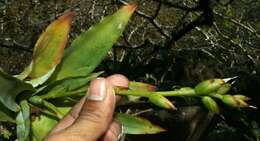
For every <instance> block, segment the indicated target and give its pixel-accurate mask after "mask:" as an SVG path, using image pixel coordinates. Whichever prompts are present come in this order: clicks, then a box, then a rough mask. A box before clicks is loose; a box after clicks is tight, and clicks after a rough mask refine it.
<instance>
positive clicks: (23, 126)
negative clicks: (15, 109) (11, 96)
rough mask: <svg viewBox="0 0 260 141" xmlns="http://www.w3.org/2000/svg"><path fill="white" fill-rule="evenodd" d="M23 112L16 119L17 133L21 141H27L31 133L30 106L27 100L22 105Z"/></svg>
mask: <svg viewBox="0 0 260 141" xmlns="http://www.w3.org/2000/svg"><path fill="white" fill-rule="evenodd" d="M20 107H21V110H20V112H19V113H18V115H17V117H16V125H17V126H16V131H17V138H18V140H19V141H25V140H26V139H27V138H28V136H29V133H30V106H29V104H28V102H27V101H26V100H23V101H21V103H20Z"/></svg>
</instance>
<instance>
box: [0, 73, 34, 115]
mask: <svg viewBox="0 0 260 141" xmlns="http://www.w3.org/2000/svg"><path fill="white" fill-rule="evenodd" d="M26 90H30V91H34V88H33V87H32V86H31V85H30V84H27V83H24V82H23V81H21V80H19V79H17V78H15V77H12V76H10V75H8V74H6V73H4V72H2V71H1V70H0V102H1V103H2V104H3V105H4V106H5V107H7V108H9V109H10V110H12V111H18V109H19V106H18V105H17V103H16V102H15V98H16V96H17V95H19V94H20V93H21V92H23V91H26Z"/></svg>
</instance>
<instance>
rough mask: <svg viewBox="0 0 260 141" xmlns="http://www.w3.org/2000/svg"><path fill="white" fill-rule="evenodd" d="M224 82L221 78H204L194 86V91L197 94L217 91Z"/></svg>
mask: <svg viewBox="0 0 260 141" xmlns="http://www.w3.org/2000/svg"><path fill="white" fill-rule="evenodd" d="M224 83H225V82H224V80H223V79H210V80H205V81H203V82H201V83H199V84H198V85H197V86H196V87H195V92H196V93H197V94H209V93H212V92H215V91H217V90H218V89H219V88H220V87H221V86H222V85H223V84H224Z"/></svg>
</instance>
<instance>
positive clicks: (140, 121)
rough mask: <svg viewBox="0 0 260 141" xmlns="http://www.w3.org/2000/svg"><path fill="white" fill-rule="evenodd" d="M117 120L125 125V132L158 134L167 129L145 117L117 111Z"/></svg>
mask: <svg viewBox="0 0 260 141" xmlns="http://www.w3.org/2000/svg"><path fill="white" fill-rule="evenodd" d="M115 120H116V121H118V122H120V123H121V124H122V125H123V132H124V133H126V134H156V133H160V132H164V131H166V130H165V129H163V128H162V127H160V126H157V125H154V124H152V123H151V122H150V121H148V120H146V119H144V118H140V117H135V116H132V115H129V114H123V113H116V116H115Z"/></svg>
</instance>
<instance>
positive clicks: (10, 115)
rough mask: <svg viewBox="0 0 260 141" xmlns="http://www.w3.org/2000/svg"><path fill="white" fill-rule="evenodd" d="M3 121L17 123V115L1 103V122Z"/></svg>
mask: <svg viewBox="0 0 260 141" xmlns="http://www.w3.org/2000/svg"><path fill="white" fill-rule="evenodd" d="M1 121H4V122H6V121H8V122H13V123H15V114H14V112H12V111H10V110H9V109H7V108H6V107H4V105H3V104H2V103H0V122H1Z"/></svg>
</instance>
